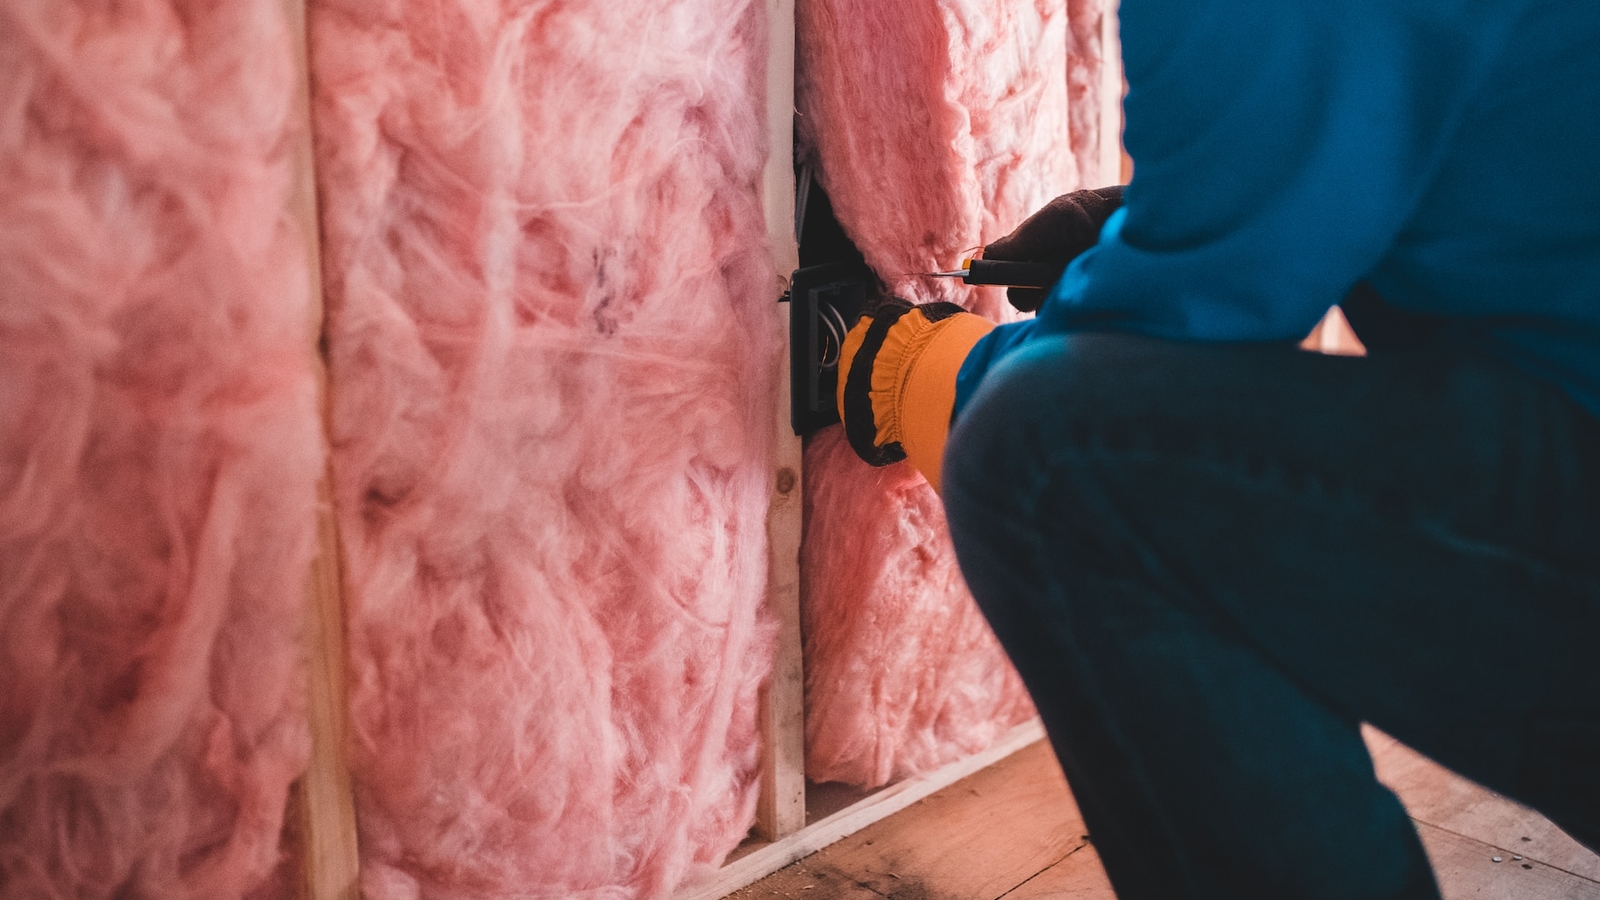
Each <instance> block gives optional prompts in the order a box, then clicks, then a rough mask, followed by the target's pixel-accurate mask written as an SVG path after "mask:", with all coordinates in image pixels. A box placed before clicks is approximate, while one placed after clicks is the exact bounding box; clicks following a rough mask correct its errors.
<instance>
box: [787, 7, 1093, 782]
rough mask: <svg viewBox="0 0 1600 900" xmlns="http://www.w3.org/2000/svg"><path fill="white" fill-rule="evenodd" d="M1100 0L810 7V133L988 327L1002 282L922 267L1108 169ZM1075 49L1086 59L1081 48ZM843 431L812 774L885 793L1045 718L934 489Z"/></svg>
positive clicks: (803, 54) (814, 705)
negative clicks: (1103, 166) (963, 562)
mask: <svg viewBox="0 0 1600 900" xmlns="http://www.w3.org/2000/svg"><path fill="white" fill-rule="evenodd" d="M1101 15H1102V11H1101V7H1100V6H1099V5H1098V0H1095V2H1091V0H1081V2H1080V0H1072V2H1071V3H1068V2H1066V0H1054V2H1049V0H1041V2H1028V3H999V2H994V0H919V2H916V3H902V4H894V5H893V6H892V7H891V6H888V5H884V4H881V3H875V2H872V0H800V2H799V3H798V27H799V39H798V46H799V48H800V55H799V64H798V73H799V84H798V88H797V94H798V96H797V103H798V111H799V118H798V120H797V121H798V122H799V123H800V129H801V143H802V149H803V152H804V153H805V154H806V157H807V158H808V159H809V160H810V161H811V162H812V163H813V164H814V165H815V167H816V168H817V170H818V172H819V174H820V177H821V180H822V183H823V185H824V186H825V187H826V189H827V191H828V193H829V196H830V198H831V199H832V201H833V206H834V209H835V211H836V213H837V215H838V217H839V221H840V223H841V224H842V225H843V226H844V228H845V231H846V232H847V233H848V234H849V235H850V237H851V239H852V240H854V241H855V243H856V245H857V246H858V247H859V248H860V249H861V251H862V253H863V254H865V256H866V259H867V262H868V263H869V264H871V265H872V267H873V268H874V269H875V270H876V271H877V273H878V275H879V276H880V277H881V278H882V279H883V280H884V282H885V283H886V284H887V285H888V286H889V288H890V289H891V290H892V291H893V292H895V293H897V294H899V295H900V296H903V297H906V298H908V299H911V300H913V301H916V302H926V301H931V300H952V301H955V302H958V303H961V304H962V305H964V306H967V307H968V308H969V309H972V310H973V311H975V312H979V313H982V314H984V315H987V316H989V317H991V318H995V319H999V318H1002V317H1003V316H1004V315H1005V314H1006V313H1007V312H1008V311H1009V307H1008V306H1007V305H1006V303H1005V299H1004V294H1003V293H1002V292H1001V291H1000V290H999V289H996V288H981V289H973V288H968V287H966V286H964V285H961V284H959V283H957V282H955V281H954V280H935V279H928V278H921V277H918V276H917V275H916V274H915V273H920V272H932V271H940V270H946V269H950V268H952V267H955V266H959V265H960V262H961V259H962V258H963V257H964V256H967V255H971V252H972V250H974V249H976V248H978V247H980V246H982V245H983V244H984V243H985V242H987V241H990V240H993V239H995V238H997V237H1000V236H1001V235H1003V234H1005V233H1006V232H1008V231H1010V230H1011V229H1012V228H1013V227H1015V226H1016V224H1017V223H1018V222H1020V221H1021V220H1022V219H1024V218H1025V217H1027V216H1028V215H1029V214H1030V213H1032V212H1033V211H1034V210H1035V209H1037V208H1038V207H1040V206H1042V205H1043V204H1044V203H1045V202H1047V201H1048V200H1050V199H1051V198H1052V197H1055V196H1056V195H1058V194H1060V193H1063V192H1065V191H1068V190H1072V189H1075V188H1078V187H1081V186H1084V185H1086V184H1089V185H1092V184H1096V183H1098V182H1100V181H1101V180H1104V179H1105V178H1106V175H1105V174H1103V173H1101V172H1099V171H1098V163H1097V159H1098V152H1097V150H1098V143H1097V142H1098V139H1099V137H1098V136H1099V131H1098V126H1096V127H1094V128H1079V127H1076V124H1077V123H1078V122H1079V121H1085V122H1093V121H1094V120H1095V119H1096V118H1097V115H1098V114H1097V110H1096V109H1095V106H1094V104H1095V102H1096V98H1097V97H1098V94H1097V93H1096V92H1095V91H1094V90H1092V87H1093V85H1095V84H1097V83H1098V81H1097V80H1098V78H1099V66H1100V63H1099V49H1100V48H1099V41H1098V34H1099V29H1100V25H1101V18H1100V17H1101ZM1069 48H1070V49H1072V50H1073V51H1075V52H1074V53H1069ZM836 432H837V429H831V430H829V431H826V432H823V433H821V434H818V435H817V436H815V437H814V438H813V439H811V441H810V442H809V443H808V446H807V448H806V490H807V501H806V503H807V506H806V509H807V520H806V522H807V524H806V533H805V544H804V547H803V550H802V572H803V576H802V585H803V591H804V595H803V601H804V607H803V610H804V624H805V633H806V646H805V653H806V744H807V746H806V768H807V773H808V774H809V775H810V776H811V777H812V778H813V779H817V780H838V781H847V782H853V783H856V784H861V785H868V786H872V785H879V784H883V783H885V782H887V781H890V780H892V779H896V778H900V777H904V776H906V775H909V774H913V773H916V772H919V771H924V770H927V769H930V768H933V767H935V766H938V765H940V764H942V763H944V762H948V761H950V760H952V759H954V758H957V757H959V756H962V755H965V754H967V753H970V752H973V751H975V750H979V749H982V748H984V747H986V746H988V745H989V744H991V743H992V742H993V741H994V739H995V738H996V737H998V736H999V735H1000V734H1002V733H1003V732H1004V731H1005V730H1006V729H1007V728H1009V727H1011V726H1013V725H1015V724H1018V723H1020V722H1022V721H1024V720H1026V719H1027V718H1028V717H1029V716H1030V715H1031V714H1032V709H1031V707H1030V706H1029V704H1028V702H1027V699H1026V695H1025V692H1024V691H1023V688H1022V686H1021V683H1020V681H1019V680H1018V679H1017V677H1016V676H1015V674H1014V673H1013V672H1012V671H1011V668H1010V664H1009V663H1008V662H1007V660H1006V659H1005V655H1004V653H1003V652H1002V651H1001V650H1000V647H999V645H998V644H997V643H996V642H995V641H994V639H993V637H992V636H991V635H990V634H989V632H988V629H987V626H986V625H985V624H984V622H983V620H982V616H981V614H980V613H979V612H978V610H977V608H976V606H975V605H974V604H973V603H972V600H971V597H970V595H968V594H967V592H966V588H965V586H964V584H963V583H962V581H961V578H960V575H959V572H958V571H957V569H956V566H955V559H954V556H953V554H952V551H951V549H950V546H949V538H948V536H947V534H946V532H945V526H944V520H943V515H942V510H941V507H940V505H939V501H938V498H937V497H936V496H934V494H933V492H932V490H931V489H930V488H929V487H928V486H927V484H926V483H925V482H924V481H922V479H921V477H920V476H918V475H916V474H915V473H913V472H912V471H911V470H910V469H909V468H908V467H906V466H904V464H902V465H900V466H897V467H893V468H891V469H886V470H881V471H875V470H872V469H869V468H868V467H867V466H866V465H865V464H863V463H861V462H859V461H858V460H856V459H855V458H854V457H853V455H852V454H851V453H850V451H849V449H848V446H847V445H846V444H845V443H844V441H843V438H842V436H841V435H840V434H838V433H836Z"/></svg>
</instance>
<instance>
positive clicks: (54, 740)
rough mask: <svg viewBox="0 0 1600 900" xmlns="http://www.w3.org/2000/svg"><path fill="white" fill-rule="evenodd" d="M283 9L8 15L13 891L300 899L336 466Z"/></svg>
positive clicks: (3, 668) (3, 507)
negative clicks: (307, 640)
mask: <svg viewBox="0 0 1600 900" xmlns="http://www.w3.org/2000/svg"><path fill="white" fill-rule="evenodd" d="M293 46H294V45H293V43H292V42H291V34H290V31H289V29H288V28H287V26H286V23H285V21H284V18H283V7H282V6H281V5H280V4H277V3H211V2H205V3H201V2H183V0H142V2H141V0H129V2H124V3H116V4H106V3H88V2H84V3H66V2H60V0H7V2H6V3H4V4H0V896H3V897H6V898H30V900H31V898H42V897H52V898H54V897H62V898H65V897H71V898H111V897H117V898H196V900H200V898H204V900H221V898H238V897H246V896H253V895H255V896H260V895H271V894H275V893H277V892H278V891H279V890H280V889H281V888H282V887H283V886H284V885H283V882H281V881H279V880H277V879H278V877H279V870H278V867H279V864H280V859H281V854H280V847H279V843H280V834H281V832H282V826H283V819H284V807H285V803H286V798H287V796H288V792H289V785H290V783H291V782H292V781H293V780H294V778H295V777H296V776H297V775H298V773H299V772H300V771H301V770H302V769H303V768H304V766H305V761H306V759H307V755H308V752H309V744H310V739H309V735H308V729H307V726H306V722H305V711H304V705H303V697H304V693H305V683H304V677H303V674H302V673H303V667H302V658H301V640H300V628H301V622H302V620H303V604H304V602H305V590H306V573H307V567H308V565H309V563H310V560H311V556H312V554H313V552H314V551H315V543H314V532H315V526H314V523H315V519H314V512H315V500H316V491H315V486H316V479H317V477H318V476H319V475H320V473H321V471H322V467H323V456H322V445H321V443H320V435H319V426H318V415H317V406H316V396H315V380H314V377H313V360H314V357H313V353H312V339H311V335H312V328H311V311H310V302H309V300H310V290H309V288H310V285H311V284H312V278H311V274H310V272H309V270H308V253H307V251H306V246H307V236H306V235H305V234H304V230H303V229H301V228H299V227H297V226H296V224H295V222H296V219H295V218H294V217H292V216H291V215H289V213H288V210H289V208H290V197H291V195H292V187H293V184H294V181H293V178H292V173H293V172H294V167H293V166H292V165H291V164H290V160H291V154H290V152H289V148H290V146H291V142H290V140H289V138H290V136H291V134H292V133H293V131H292V128H293V126H292V122H293V121H294V119H293V117H292V115H291V114H292V112H293V108H294V105H293V103H292V100H293V98H294V96H295V92H296V85H297V83H298V82H297V78H296V74H295V69H294V61H293V49H292V48H293Z"/></svg>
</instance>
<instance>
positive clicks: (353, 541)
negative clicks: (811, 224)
mask: <svg viewBox="0 0 1600 900" xmlns="http://www.w3.org/2000/svg"><path fill="white" fill-rule="evenodd" d="M763 15H764V13H763V7H762V5H761V4H760V3H752V2H750V0H689V2H686V0H630V2H621V0H618V2H606V3H595V2H559V0H547V2H534V3H520V2H503V3H502V2H496V0H432V2H429V0H420V2H410V3H403V4H374V3H369V2H355V0H349V2H343V0H321V2H318V3H316V4H314V6H313V9H312V20H311V39H312V68H313V78H314V92H315V96H314V112H315V122H316V127H317V139H318V140H317V143H318V162H319V170H318V173H319V179H320V188H321V190H320V194H321V198H322V203H323V234H324V240H325V244H324V251H325V257H324V271H325V275H326V279H325V283H326V286H327V290H328V302H329V305H330V317H331V319H330V322H331V324H330V331H329V342H328V349H329V354H330V365H331V371H332V397H333V403H334V406H333V426H332V429H333V434H332V442H333V454H334V472H335V475H334V478H335V483H336V493H337V500H338V503H337V505H338V508H339V511H340V528H341V534H342V537H343V541H344V547H345V551H346V561H347V574H348V588H349V591H348V604H349V605H348V615H349V634H350V654H351V663H350V666H351V691H352V696H351V711H352V719H353V738H352V742H353V746H352V748H351V754H352V766H353V770H354V775H355V779H356V788H357V803H358V813H359V822H360V829H361V852H362V882H363V889H364V891H365V896H366V897H367V898H368V900H397V898H416V897H451V898H453V897H474V898H477V897H518V898H527V897H544V898H563V900H567V898H632V897H665V896H667V895H668V894H669V893H670V892H671V890H672V889H673V888H674V887H675V886H676V885H677V884H679V883H680V882H681V881H683V880H684V879H685V878H692V877H694V876H696V875H697V874H700V873H702V872H703V871H704V870H705V869H707V868H708V867H709V866H712V865H715V864H718V863H720V861H721V859H722V857H723V856H724V855H725V854H726V852H727V851H728V850H730V849H731V848H732V847H734V846H735V845H736V844H737V843H738V841H739V840H740V839H741V838H742V837H743V836H744V834H745V833H746V831H747V829H748V827H749V825H750V823H751V821H752V819H753V810H754V800H755V787H756V765H757V761H758V756H759V746H758V742H757V736H756V728H755V710H756V695H757V690H758V688H759V685H760V683H761V681H762V680H763V679H764V678H765V677H766V675H767V672H768V670H769V668H770V664H771V662H770V659H771V652H772V633H773V626H772V624H771V623H770V622H769V621H768V620H767V618H766V614H765V613H764V612H763V611H762V598H763V593H764V585H765V578H766V552H767V550H766V537H765V524H764V523H765V512H766V505H767V497H768V477H769V476H768V472H769V469H770V465H771V462H770V457H771V447H770V438H769V433H770V431H771V412H770V399H769V398H770V396H771V392H772V391H773V390H774V388H775V385H774V384H773V382H772V378H773V375H772V372H773V369H774V368H775V366H774V362H775V360H776V359H777V358H778V356H777V355H778V353H779V350H780V347H779V346H778V345H777V343H776V330H775V327H774V325H775V322H776V314H777V307H776V305H775V303H774V302H773V301H774V300H775V299H776V294H777V281H776V277H775V274H774V272H773V271H772V268H771V263H770V261H769V259H768V251H767V248H766V245H765V227H764V224H763V220H762V216H761V209H760V205H759V201H758V195H757V188H756V181H757V178H758V177H759V175H760V169H761V165H762V162H763V160H764V158H765V146H764V143H763V140H764V139H763V136H762V122H763V108H762V100H761V98H762V97H763V96H764V94H763V89H762V85H763V83H764V72H763V70H762V68H761V67H762V66H763V65H764V58H765V53H766V33H765V22H764V20H763V19H762V16H763Z"/></svg>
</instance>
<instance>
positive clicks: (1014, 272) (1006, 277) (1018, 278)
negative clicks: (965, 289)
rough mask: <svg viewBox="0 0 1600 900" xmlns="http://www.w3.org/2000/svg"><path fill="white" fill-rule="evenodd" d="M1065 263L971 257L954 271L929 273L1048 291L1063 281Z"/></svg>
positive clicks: (969, 282) (968, 281) (936, 275)
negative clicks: (1062, 274)
mask: <svg viewBox="0 0 1600 900" xmlns="http://www.w3.org/2000/svg"><path fill="white" fill-rule="evenodd" d="M1066 270H1067V267H1066V266H1065V265H1058V264H1056V263H1038V262H1016V261H1013V260H1009V259H982V258H978V259H967V260H964V261H962V263H961V268H960V269H958V270H956V271H954V272H929V273H927V274H928V275H929V276H930V277H932V278H960V279H961V280H963V281H965V282H966V283H967V284H992V285H999V286H1001V287H1029V288H1040V289H1043V290H1048V289H1049V288H1053V287H1055V285H1056V282H1057V281H1060V280H1061V273H1062V272H1065V271H1066Z"/></svg>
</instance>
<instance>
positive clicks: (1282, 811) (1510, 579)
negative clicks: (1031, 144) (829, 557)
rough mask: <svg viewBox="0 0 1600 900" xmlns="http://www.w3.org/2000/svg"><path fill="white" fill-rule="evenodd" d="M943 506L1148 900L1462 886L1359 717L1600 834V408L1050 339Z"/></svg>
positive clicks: (1474, 387)
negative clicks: (1444, 881)
mask: <svg viewBox="0 0 1600 900" xmlns="http://www.w3.org/2000/svg"><path fill="white" fill-rule="evenodd" d="M945 504H946V510H947V512H948V514H949V518H950V526H951V533H952V535H953V537H954V539H955V545H956V550H957V554H958V557H959V559H960V562H961V566H962V570H963V572H964V573H965V575H966V577H967V580H968V583H969V584H970V586H971V588H972V591H973V593H974V595H975V596H976V597H977V599H978V602H979V604H980V606H982V608H983V609H984V612H985V613H986V614H987V615H988V616H989V619H990V622H991V623H992V624H993V626H994V628H995V632H996V634H998V635H999V637H1000V639H1001V641H1002V643H1004V645H1005V646H1006V649H1007V651H1008V652H1009V653H1010V655H1011V658H1012V660H1013V661H1014V662H1015V663H1016V665H1017V667H1018V670H1019V671H1020V672H1021V673H1022V675H1023V678H1024V679H1025V680H1026V682H1027V684H1028V687H1029V690H1030V691H1031V692H1032V693H1033V696H1034V699H1035V701H1036V703H1037V705H1038V707H1039V710H1040V713H1041V715H1042V716H1043V718H1044V720H1045V724H1046V726H1047V728H1048V730H1049V732H1050V735H1051V740H1052V742H1053V744H1054V746H1055V748H1056V752H1057V755H1058V757H1059V758H1060V759H1061V763H1062V766H1063V768H1064V770H1065V771H1066V774H1067V778H1068V781H1069V782H1070V783H1071V785H1072V788H1073V791H1074V793H1075V794H1076V796H1077V798H1078V800H1079V803H1080V805H1081V806H1082V808H1083V811H1084V815H1085V818H1086V820H1087V822H1088V824H1089V827H1090V830H1091V833H1092V835H1093V837H1094V840H1095V844H1096V846H1097V847H1098V848H1099V850H1100V852H1101V856H1102V858H1103V859H1104V860H1105V864H1106V868H1107V870H1108V872H1109V874H1110V875H1111V878H1112V881H1113V884H1114V885H1115V886H1116V887H1117V890H1118V891H1119V896H1121V897H1123V898H1125V900H1142V898H1161V900H1173V898H1184V897H1218V898H1221V897H1229V898H1234V897H1308V898H1309V897H1329V898H1334V897H1337V898H1345V900H1354V898H1367V897H1433V896H1436V889H1435V888H1434V886H1433V883H1432V877H1431V874H1430V872H1429V871H1428V869H1427V863H1426V859H1425V857H1424V856H1423V853H1422V850H1421V846H1420V844H1419V843H1418V841H1417V838H1416V834H1415V830H1414V829H1413V827H1412V825H1411V823H1410V821H1409V820H1408V819H1407V818H1406V816H1405V814H1404V811H1403V810H1402V809H1401V807H1400V805H1399V803H1398V802H1397V801H1396V800H1395V798H1394V797H1393V795H1392V794H1390V793H1389V792H1388V791H1387V790H1386V789H1384V788H1383V787H1382V786H1381V785H1379V784H1378V783H1377V781H1376V780H1375V779H1374V777H1373V773H1372V767H1371V762H1370V760H1369V758H1368V756H1367V753H1366V749H1365V747H1364V746H1363V745H1362V742H1361V738H1360V733H1359V723H1360V722H1361V721H1370V722H1372V723H1374V724H1375V725H1377V726H1378V727H1380V728H1382V729H1384V730H1385V731H1387V732H1389V733H1391V734H1393V735H1395V736H1396V737H1398V738H1400V739H1401V740H1404V741H1405V742H1406V743H1408V744H1411V745H1412V746H1414V747H1416V748H1417V749H1419V750H1421V751H1423V752H1424V753H1427V754H1428V755H1430V756H1432V757H1434V758H1435V759H1437V760H1439V761H1440V762H1442V763H1444V764H1445V765H1447V766H1450V767H1451V768H1454V769H1456V770H1457V771H1459V772H1461V773H1463V774H1465V775H1467V776H1469V777H1472V778H1475V779H1477V780H1478V781H1480V782H1482V783H1484V784H1486V785H1487V786H1489V787H1491V788H1493V789H1495V790H1498V791H1501V792H1503V793H1505V794H1508V795H1510V796H1512V797H1514V798H1516V799H1519V800H1522V801H1523V802H1526V803H1529V804H1530V805H1533V806H1535V807H1537V808H1540V809H1542V810H1544V811H1545V812H1546V813H1547V814H1548V815H1551V817H1552V818H1554V819H1556V820H1557V821H1558V822H1561V823H1565V824H1566V825H1567V826H1568V827H1569V828H1571V829H1572V830H1574V831H1575V832H1577V833H1578V834H1577V836H1579V837H1580V839H1583V838H1584V837H1585V834H1584V832H1587V833H1588V836H1589V837H1590V839H1592V835H1593V830H1594V829H1596V828H1597V826H1600V794H1597V791H1600V771H1597V770H1600V765H1597V762H1596V761H1597V760H1600V652H1597V651H1596V648H1597V647H1600V424H1597V423H1596V422H1595V421H1594V420H1593V419H1591V418H1590V417H1588V416H1587V415H1585V414H1584V413H1582V412H1581V411H1579V410H1577V409H1576V408H1575V407H1574V406H1572V405H1571V404H1570V403H1569V402H1567V401H1566V400H1565V398H1563V397H1561V396H1559V394H1557V393H1556V392H1555V391H1554V390H1553V389H1550V388H1547V387H1545V386H1544V385H1543V384H1541V383H1539V382H1536V381H1534V380H1533V379H1531V378H1528V377H1526V376H1523V375H1521V374H1519V373H1517V372H1514V371H1511V370H1508V369H1506V368H1504V367H1502V366H1501V365H1499V364H1495V363H1488V362H1482V361H1474V360H1470V359H1463V358H1460V357H1454V356H1448V355H1445V354H1440V353H1432V352H1418V353H1408V354H1404V355H1391V356H1376V357H1372V358H1366V359H1352V358H1339V357H1325V356H1318V355H1315V354H1308V353H1301V352H1298V351H1295V350H1292V349H1288V348H1281V347H1267V346H1259V345H1251V346H1240V345H1204V344H1183V343H1171V342H1162V341H1155V340H1149V339H1143V338H1135V337H1127V336H1111V335H1078V336H1073V337H1066V338H1061V339H1056V340H1046V341H1040V342H1039V343H1036V344H1034V345H1032V346H1031V347H1030V348H1028V349H1027V350H1026V351H1024V352H1023V353H1022V354H1020V355H1019V356H1018V357H1017V358H1015V359H1013V360H1008V361H1007V362H1006V363H1005V364H1003V365H1002V366H1001V367H1000V368H999V369H997V370H996V371H995V372H994V373H992V374H991V376H990V377H989V378H988V379H987V380H986V382H985V384H984V385H983V387H982V388H981V389H980V391H979V393H978V395H977V396H975V397H974V399H973V401H972V403H971V404H970V405H969V407H968V409H967V410H966V411H965V412H964V413H963V415H962V417H961V418H960V420H959V421H958V422H957V424H956V428H955V431H954V433H953V434H952V436H951V440H950V446H949V451H948V453H947V455H946V459H945Z"/></svg>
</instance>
